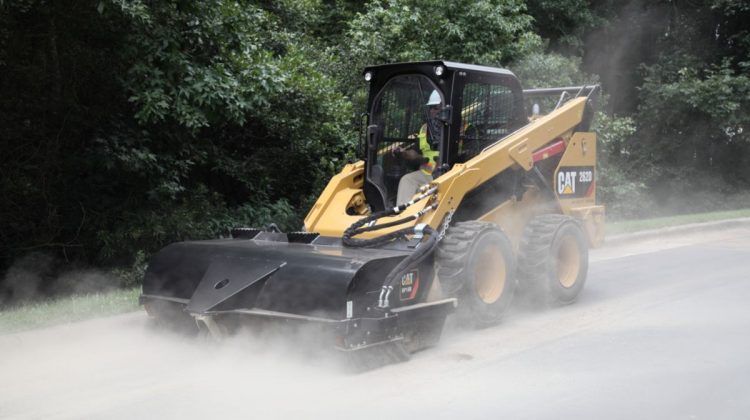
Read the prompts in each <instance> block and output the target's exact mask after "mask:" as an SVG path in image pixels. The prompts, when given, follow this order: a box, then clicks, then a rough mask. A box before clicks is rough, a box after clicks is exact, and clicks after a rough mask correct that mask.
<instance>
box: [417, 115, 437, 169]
mask: <svg viewBox="0 0 750 420" xmlns="http://www.w3.org/2000/svg"><path fill="white" fill-rule="evenodd" d="M418 137H419V150H420V151H421V152H422V156H423V157H425V158H427V162H425V163H423V164H422V165H421V166H420V167H419V169H421V170H422V172H424V174H425V175H432V171H434V170H435V165H436V164H437V162H436V161H437V157H438V155H439V154H440V150H432V148H431V147H430V142H429V141H427V124H423V125H422V128H421V129H420V130H419V136H418Z"/></svg>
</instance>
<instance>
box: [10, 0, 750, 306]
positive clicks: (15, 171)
mask: <svg viewBox="0 0 750 420" xmlns="http://www.w3.org/2000/svg"><path fill="white" fill-rule="evenodd" d="M748 18H750V2H748V1H746V0H702V1H701V0H699V1H688V0H659V1H646V0H632V1H628V2H616V1H612V0H563V1H552V0H528V1H522V0H480V1H468V0H451V1H447V2H442V3H435V2H432V1H427V0H371V1H369V2H356V1H347V0H303V1H293V0H284V1H274V2H270V1H258V0H254V1H251V0H207V1H191V0H160V1H145V0H88V1H73V0H58V1H49V0H15V1H7V0H6V1H3V0H0V89H2V92H3V95H0V193H2V200H0V273H3V272H5V275H3V276H0V278H3V279H4V281H3V282H4V284H5V286H3V282H0V301H2V300H3V296H4V294H5V295H7V296H9V295H10V294H11V292H10V290H11V289H14V290H15V289H17V286H18V284H19V283H25V284H26V283H29V282H31V283H34V282H37V281H43V280H44V275H45V274H47V275H49V276H52V275H53V274H54V273H56V272H60V271H64V270H66V269H69V268H70V267H73V266H92V265H94V266H100V267H114V266H117V267H130V266H131V265H133V264H135V265H137V266H141V265H142V262H143V260H144V258H146V257H147V256H148V255H149V254H150V253H151V252H153V251H154V250H156V249H158V248H159V247H161V246H162V245H163V244H165V243H167V242H170V241H174V240H180V239H189V238H206V237H215V236H217V235H223V234H226V233H227V228H228V227H230V226H233V225H264V224H268V223H271V222H275V223H277V224H279V225H280V226H281V227H282V228H284V229H296V228H299V227H300V221H301V218H302V217H304V214H305V213H306V211H307V208H308V207H309V205H310V203H311V202H312V200H314V198H315V196H316V194H317V193H318V192H319V191H320V189H321V188H322V186H323V185H324V183H325V182H326V180H327V179H328V178H329V177H330V175H331V174H333V173H334V172H335V171H336V170H338V169H339V168H340V167H341V165H342V164H343V163H345V162H346V161H347V160H350V159H352V158H353V157H354V153H355V148H356V139H357V129H356V123H357V121H358V118H357V117H356V115H357V114H358V113H359V112H362V111H363V109H362V104H363V100H364V84H363V83H362V82H361V78H360V71H361V68H362V67H363V66H364V65H366V64H371V63H378V62H394V61H407V60H421V59H432V58H444V59H450V60H455V61H464V62H472V63H478V64H485V65H495V66H506V67H510V68H511V69H513V70H515V71H516V72H517V73H518V74H519V76H520V77H521V79H522V81H523V82H524V84H525V85H526V86H529V87H541V86H554V85H570V84H579V83H588V82H600V83H602V85H603V87H604V91H605V93H606V95H605V98H604V100H603V101H602V112H600V115H599V117H598V119H597V128H598V130H599V131H600V139H601V143H600V184H599V187H600V197H601V198H602V199H603V201H604V202H605V204H607V205H608V208H609V211H610V215H611V216H613V217H638V216H642V215H644V214H645V213H644V212H647V211H658V210H660V209H665V208H666V209H670V208H671V209H680V210H682V211H684V210H690V209H696V210H703V209H711V208H719V207H722V206H730V205H738V204H739V203H740V202H733V201H731V200H730V201H727V200H723V199H722V197H724V196H725V195H727V194H730V195H731V196H732V197H738V196H739V193H741V192H743V191H744V190H746V189H747V187H748V185H750V141H749V140H750V139H749V138H748V132H747V127H748V123H750V111H749V110H750V104H749V103H748V102H750V99H748V98H750V31H749V30H748V29H747V25H746V22H747V20H748ZM14 262H16V264H15V265H14V264H13V263H14ZM11 266H12V268H11V269H10V270H8V268H9V267H11ZM34 270H36V271H37V272H39V271H41V272H42V276H41V277H39V276H37V277H34V279H32V280H30V277H29V276H28V275H27V274H28V272H31V271H34ZM125 277H127V276H125ZM3 287H5V292H3ZM26 288H27V289H36V284H32V287H29V286H28V284H27V287H26ZM16 297H18V296H16Z"/></svg>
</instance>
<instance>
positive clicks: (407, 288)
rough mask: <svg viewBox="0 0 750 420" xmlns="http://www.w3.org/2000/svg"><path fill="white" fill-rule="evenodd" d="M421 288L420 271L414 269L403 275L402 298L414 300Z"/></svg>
mask: <svg viewBox="0 0 750 420" xmlns="http://www.w3.org/2000/svg"><path fill="white" fill-rule="evenodd" d="M418 290H419V271H417V270H413V271H410V272H408V273H406V274H404V275H403V276H401V293H400V297H401V300H412V299H414V298H415V297H417V291H418Z"/></svg>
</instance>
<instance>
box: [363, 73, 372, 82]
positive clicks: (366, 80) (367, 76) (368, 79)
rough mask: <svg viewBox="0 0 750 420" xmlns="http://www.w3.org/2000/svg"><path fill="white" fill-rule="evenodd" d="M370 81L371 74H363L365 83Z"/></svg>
mask: <svg viewBox="0 0 750 420" xmlns="http://www.w3.org/2000/svg"><path fill="white" fill-rule="evenodd" d="M370 80H372V72H371V71H368V72H367V73H365V82H369V81H370Z"/></svg>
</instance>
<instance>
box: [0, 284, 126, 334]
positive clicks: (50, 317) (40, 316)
mask: <svg viewBox="0 0 750 420" xmlns="http://www.w3.org/2000/svg"><path fill="white" fill-rule="evenodd" d="M139 294H140V287H138V288H132V289H122V290H113V291H109V292H102V293H92V294H85V295H78V296H70V297H65V298H60V299H55V300H51V301H47V302H37V303H30V304H28V305H24V306H19V307H14V308H11V309H7V310H0V334H8V333H12V332H18V331H24V330H31V329H36V328H42V327H49V326H53V325H59V324H65V323H70V322H76V321H82V320H84V319H90V318H98V317H103V316H109V315H117V314H121V313H125V312H131V311H134V310H137V309H138V295H139Z"/></svg>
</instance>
